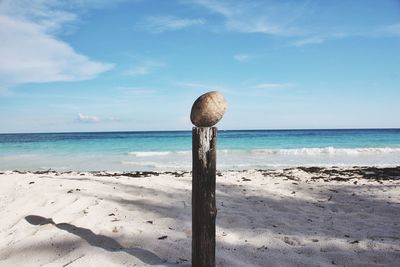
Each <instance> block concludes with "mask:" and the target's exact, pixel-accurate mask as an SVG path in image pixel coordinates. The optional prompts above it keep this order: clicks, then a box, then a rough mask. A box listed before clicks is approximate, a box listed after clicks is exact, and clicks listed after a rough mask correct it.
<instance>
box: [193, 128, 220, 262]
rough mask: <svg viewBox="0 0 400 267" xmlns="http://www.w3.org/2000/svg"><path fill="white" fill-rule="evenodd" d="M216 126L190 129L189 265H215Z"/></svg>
mask: <svg viewBox="0 0 400 267" xmlns="http://www.w3.org/2000/svg"><path fill="white" fill-rule="evenodd" d="M216 144H217V128H215V127H194V128H193V130H192V145H193V146H192V149H193V150H192V156H193V162H192V167H193V170H192V171H193V172H192V266H194V267H197V266H201V267H211V266H215V219H216V216H217V208H216V206H215V180H216V151H217V150H216V149H217V148H216Z"/></svg>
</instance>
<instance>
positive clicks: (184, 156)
mask: <svg viewBox="0 0 400 267" xmlns="http://www.w3.org/2000/svg"><path fill="white" fill-rule="evenodd" d="M217 148H218V152H217V168H218V169H221V170H227V169H229V170H230V169H237V170H240V169H266V168H286V167H294V166H382V167H386V166H398V165H400V129H346V130H229V131H223V130H220V131H219V132H218V145H217ZM48 169H53V170H58V171H69V170H76V171H95V170H97V171H100V170H108V171H138V170H139V171H141V170H143V171H145V170H155V171H162V170H190V169H191V131H157V132H155V131H153V132H95V133H27V134H0V170H2V171H5V170H21V171H26V170H30V171H34V170H48Z"/></svg>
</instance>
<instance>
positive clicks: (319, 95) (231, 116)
mask: <svg viewBox="0 0 400 267" xmlns="http://www.w3.org/2000/svg"><path fill="white" fill-rule="evenodd" d="M211 90H219V91H221V92H223V93H224V95H225V97H226V99H227V101H228V105H229V109H228V111H227V113H226V115H225V117H224V118H223V120H222V121H221V122H220V123H219V124H218V127H219V128H221V129H287V128H289V129H292V128H370V127H400V104H399V99H400V1H395V0H384V1H375V0H371V1H368V0H359V1H357V0H354V1H344V0H342V1H340V0H338V1H322V0H320V1H313V0H309V1H297V0H296V1H266V0H262V1H239V0H237V1H225V0H224V1H216V0H215V1H214V0H177V1H162V0H158V1H156V0H147V1H146V0H142V1H140V0H131V1H128V0H125V1H124V0H117V1H105V0H97V1H96V0H71V1H61V0H41V1H30V0H2V1H0V132H3V133H5V132H60V131H61V132H64V131H119V130H188V129H190V128H191V124H190V121H189V114H190V108H191V105H192V103H193V101H194V100H195V99H196V98H197V97H198V96H199V95H201V94H202V93H204V92H207V91H211Z"/></svg>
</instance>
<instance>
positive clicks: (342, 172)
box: [257, 166, 400, 184]
mask: <svg viewBox="0 0 400 267" xmlns="http://www.w3.org/2000/svg"><path fill="white" fill-rule="evenodd" d="M296 170H302V171H304V172H306V173H308V174H309V175H311V176H312V178H311V179H310V180H311V181H312V180H318V179H322V180H324V181H326V182H329V181H350V180H351V179H367V180H371V181H378V182H382V181H389V180H400V166H396V167H366V166H364V167H362V166H361V167H359V166H354V167H349V168H339V167H330V168H325V167H296V168H287V169H283V170H282V171H283V173H282V172H280V173H278V171H277V170H272V169H268V170H257V171H258V172H260V173H262V175H263V176H265V177H267V176H276V175H279V176H283V177H285V178H286V179H287V180H293V181H296V182H300V178H299V177H298V176H297V175H296V173H295V171H296ZM353 183H354V184H357V181H354V182H353Z"/></svg>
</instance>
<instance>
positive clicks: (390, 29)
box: [377, 23, 400, 36]
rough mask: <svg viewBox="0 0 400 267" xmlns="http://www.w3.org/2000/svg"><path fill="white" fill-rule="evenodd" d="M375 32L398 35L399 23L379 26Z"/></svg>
mask: <svg viewBox="0 0 400 267" xmlns="http://www.w3.org/2000/svg"><path fill="white" fill-rule="evenodd" d="M377 33H380V34H386V35H392V36H400V23H395V24H391V25H386V26H382V27H379V28H378V29H377Z"/></svg>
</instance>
